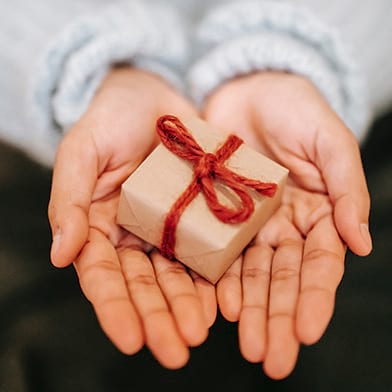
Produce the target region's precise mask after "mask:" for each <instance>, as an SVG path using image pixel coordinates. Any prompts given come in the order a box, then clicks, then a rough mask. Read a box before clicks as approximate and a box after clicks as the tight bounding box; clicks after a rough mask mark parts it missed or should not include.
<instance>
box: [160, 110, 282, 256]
mask: <svg viewBox="0 0 392 392" xmlns="http://www.w3.org/2000/svg"><path fill="white" fill-rule="evenodd" d="M157 132H158V135H159V136H160V138H161V141H162V143H163V145H164V146H165V147H166V148H167V149H168V150H170V151H171V152H173V153H174V154H176V155H177V156H178V157H180V158H182V159H184V160H186V161H189V162H191V163H192V164H193V169H194V174H193V179H192V182H191V183H190V184H189V185H188V187H187V188H186V189H185V191H184V192H183V193H182V194H181V195H180V196H179V198H178V199H177V200H176V202H175V203H174V204H173V206H172V207H171V209H170V211H169V213H168V215H167V217H166V220H165V223H164V228H163V233H162V240H161V247H160V249H161V253H162V254H163V256H165V257H166V258H168V259H173V258H174V248H175V241H176V237H175V232H176V227H177V223H178V221H179V220H180V217H181V215H182V213H183V212H184V210H185V208H186V207H187V206H188V205H189V203H190V202H191V201H192V200H193V199H194V198H195V197H196V195H197V194H198V193H199V192H202V193H203V195H204V197H205V200H206V202H207V205H208V207H209V208H210V210H211V211H212V212H213V214H214V215H215V216H216V217H217V218H218V219H220V220H221V221H222V222H224V223H241V222H244V221H245V220H247V219H248V218H249V217H250V216H251V215H252V213H253V211H254V203H253V199H252V197H251V196H250V195H249V193H248V190H247V187H248V188H252V189H254V190H256V191H257V192H258V193H260V194H262V195H264V196H269V197H272V196H274V194H275V192H276V189H277V184H273V183H266V182H262V181H258V180H253V179H249V178H246V177H243V176H241V175H239V174H237V173H234V172H233V171H231V170H230V169H228V168H227V167H226V166H225V165H224V163H225V161H226V160H227V159H228V158H229V157H230V156H231V155H232V154H233V153H234V152H235V151H236V150H237V149H238V147H239V146H240V145H241V144H242V143H243V141H242V140H241V139H240V138H239V137H237V136H235V135H229V136H228V138H227V139H226V141H225V143H224V144H223V145H222V146H221V147H219V148H218V149H217V151H216V152H215V153H209V152H208V153H206V152H205V151H203V149H202V148H201V147H200V146H199V144H198V143H197V142H196V141H195V139H194V138H193V137H192V135H191V134H190V133H189V132H188V130H187V129H186V128H185V126H184V124H182V122H181V121H180V120H179V119H178V118H177V117H175V116H172V115H164V116H162V117H160V118H159V119H158V120H157ZM217 180H219V181H220V182H221V183H223V184H224V185H225V186H227V187H228V188H230V189H231V190H232V191H234V192H235V193H236V194H237V196H238V197H239V199H240V204H239V206H238V207H237V208H229V207H228V206H225V205H223V204H222V203H220V202H219V200H218V196H217V194H216V191H215V187H214V181H217Z"/></svg>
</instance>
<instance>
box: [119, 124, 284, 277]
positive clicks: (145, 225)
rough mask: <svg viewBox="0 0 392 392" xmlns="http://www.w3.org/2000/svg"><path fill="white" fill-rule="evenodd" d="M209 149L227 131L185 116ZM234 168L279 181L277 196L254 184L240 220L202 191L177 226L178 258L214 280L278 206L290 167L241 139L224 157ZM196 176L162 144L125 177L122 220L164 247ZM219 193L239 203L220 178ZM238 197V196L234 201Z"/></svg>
mask: <svg viewBox="0 0 392 392" xmlns="http://www.w3.org/2000/svg"><path fill="white" fill-rule="evenodd" d="M181 121H182V122H183V123H184V125H185V126H186V127H187V128H188V131H189V132H190V133H191V134H192V135H193V137H194V138H195V140H196V141H197V142H198V143H199V145H200V146H201V147H202V148H203V150H204V151H205V152H215V151H216V149H217V148H218V147H219V146H220V145H221V144H223V143H224V142H225V140H226V138H227V136H228V134H227V133H224V132H223V131H220V130H219V131H217V130H215V129H212V128H211V126H210V125H208V124H207V123H206V122H204V121H202V120H200V119H198V118H191V119H184V120H181ZM225 165H226V167H228V168H229V169H230V170H232V171H234V172H236V173H238V174H241V175H243V176H246V177H248V178H252V179H257V180H260V181H264V182H274V183H277V184H278V190H277V192H276V194H275V195H274V197H272V198H270V197H265V196H262V195H259V194H258V193H257V192H256V191H254V190H251V189H249V194H250V195H251V196H252V199H253V201H254V205H255V209H254V212H253V214H252V216H251V217H250V218H249V219H248V220H247V221H245V222H243V223H239V224H225V223H222V222H221V221H220V220H219V219H218V218H217V217H215V215H213V213H212V212H211V211H210V210H209V208H208V206H207V204H206V202H205V199H204V196H203V195H202V194H201V193H199V194H198V195H197V196H196V198H195V199H194V200H193V201H192V202H191V204H190V205H189V206H188V207H187V208H186V210H185V212H184V213H183V214H182V215H181V218H180V221H179V223H178V226H177V231H176V247H175V254H176V259H177V260H179V261H181V262H182V263H183V264H185V265H186V266H187V267H189V268H191V269H192V270H194V271H195V272H197V273H198V274H199V275H201V276H203V277H204V278H205V279H207V280H208V281H210V282H211V283H216V282H217V281H218V280H219V278H220V277H221V276H222V275H223V273H224V272H225V271H226V270H227V269H228V268H229V267H230V265H231V264H232V263H233V262H234V261H235V259H236V258H237V257H238V256H239V255H240V254H241V252H242V251H243V249H244V248H245V247H246V246H247V245H248V244H249V242H250V241H251V240H252V239H253V237H254V236H255V235H256V234H257V232H258V231H259V230H260V228H261V227H262V226H263V224H264V223H265V222H266V221H267V219H268V218H269V217H270V216H271V215H272V214H273V213H274V212H275V210H276V209H277V208H278V206H279V204H280V202H281V197H282V191H283V188H284V185H285V182H286V179H287V176H288V170H287V169H286V168H284V167H282V166H280V165H279V164H277V163H275V162H273V161H272V160H270V159H269V158H267V157H265V156H263V155H262V154H260V153H258V152H256V151H255V150H253V149H251V148H249V147H248V146H246V145H245V144H242V145H241V146H240V147H239V148H238V150H237V151H235V152H234V153H233V155H232V156H231V157H230V158H229V159H228V160H227V161H226V162H225ZM192 178H193V167H192V165H191V164H190V163H189V162H187V161H185V160H183V159H181V158H179V157H177V156H176V155H175V154H173V153H172V152H171V151H169V150H167V149H166V147H164V146H163V145H162V144H159V145H158V146H157V147H156V148H155V149H154V150H153V152H152V153H151V154H150V155H149V156H148V157H147V158H146V159H145V160H144V161H143V162H142V164H141V165H140V166H139V167H138V168H137V169H136V171H135V172H134V173H133V174H132V175H131V176H130V177H129V178H128V179H127V180H126V181H125V182H124V183H123V185H122V188H121V196H120V203H119V208H118V215H117V222H118V224H119V225H121V226H122V227H124V228H125V229H126V230H128V231H130V232H131V233H133V234H135V235H136V236H138V237H140V238H142V239H143V240H144V241H146V242H148V243H150V244H152V245H154V246H155V247H157V248H159V246H160V243H161V236H162V229H163V225H164V221H165V218H166V215H167V213H168V212H169V210H170V208H171V207H172V205H173V204H174V202H175V201H176V200H177V198H178V197H179V195H180V194H182V193H183V192H184V190H185V189H186V188H187V186H188V185H189V183H190V182H191V181H192ZM216 189H217V190H218V194H219V199H220V200H221V201H224V202H225V203H229V205H230V203H231V205H233V203H235V201H236V200H234V199H233V197H232V194H231V192H230V191H229V190H228V189H227V188H225V187H223V186H222V185H219V184H217V188H216ZM233 200H234V201H233Z"/></svg>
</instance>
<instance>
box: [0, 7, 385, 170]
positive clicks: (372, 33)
mask: <svg viewBox="0 0 392 392" xmlns="http://www.w3.org/2000/svg"><path fill="white" fill-rule="evenodd" d="M2 3H3V4H1V12H0V138H1V139H2V140H4V141H6V142H9V143H11V144H13V145H15V146H17V147H18V148H20V149H22V150H24V151H25V152H26V153H28V154H29V155H30V156H31V157H33V158H34V159H37V160H38V161H39V162H41V163H42V164H45V165H51V164H52V163H53V157H54V152H55V149H56V146H57V144H58V142H59V140H60V138H61V135H62V133H63V132H65V131H66V130H67V129H68V128H69V127H70V126H72V124H73V123H74V122H75V121H77V120H78V118H79V117H80V116H81V115H82V113H83V112H84V111H85V110H86V108H87V106H88V104H89V102H90V100H91V98H92V96H93V95H94V93H95V90H96V88H97V86H98V85H99V83H100V82H101V80H102V78H103V77H104V75H105V73H106V72H107V71H108V69H109V68H110V67H111V66H112V64H115V63H117V62H128V63H130V64H135V65H136V66H139V67H143V68H146V69H149V70H151V71H153V72H157V73H158V74H160V75H161V76H163V77H165V78H166V79H167V80H168V81H169V82H170V83H172V84H173V85H174V86H175V87H176V88H178V89H181V90H182V91H184V92H186V93H187V94H188V95H189V96H190V97H191V98H192V99H193V100H194V101H195V103H197V104H198V105H202V103H203V100H204V99H205V97H206V96H207V95H208V94H210V93H211V92H212V91H213V90H214V89H215V88H216V87H217V86H218V85H219V84H221V83H223V82H224V81H225V80H227V79H229V78H232V77H235V76H236V75H239V74H243V73H247V72H251V71H254V70H256V69H280V70H287V71H291V72H296V73H300V74H302V75H305V76H306V77H308V78H309V79H310V80H312V81H313V82H314V84H315V85H316V86H317V87H318V88H319V90H320V91H321V92H322V93H323V95H324V96H325V97H326V99H327V100H328V101H329V102H330V104H331V105H332V107H333V108H334V109H335V110H336V112H337V113H338V114H339V115H340V116H341V117H342V118H343V119H344V121H345V122H346V123H347V125H348V126H349V127H350V128H351V129H352V131H353V132H354V133H355V134H356V136H357V137H358V139H359V140H363V138H364V136H365V134H366V131H367V130H368V127H369V124H370V122H371V121H372V120H373V119H374V117H375V116H376V115H379V114H381V113H382V112H383V111H384V110H386V109H389V108H390V104H391V102H392V77H391V76H392V55H391V52H392V50H391V49H392V4H391V1H390V0H361V2H360V3H358V1H355V0H345V1H341V0H327V1H324V0H292V1H289V0H285V1H279V0H264V1H263V0H260V1H256V0H253V1H252V0H250V1H224V0H216V1H213V0H208V1H207V0H112V1H110V2H109V1H104V0H68V1H64V0H35V1H29V0H13V1H12V2H8V1H7V2H6V1H5V0H2Z"/></svg>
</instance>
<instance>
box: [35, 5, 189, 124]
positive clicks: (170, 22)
mask: <svg viewBox="0 0 392 392" xmlns="http://www.w3.org/2000/svg"><path fill="white" fill-rule="evenodd" d="M182 37H183V34H181V33H179V22H178V21H177V19H176V14H175V12H173V10H171V9H170V8H169V7H166V6H165V7H163V6H162V7H158V6H154V7H152V6H148V5H146V4H145V3H144V4H143V2H142V1H133V2H130V1H127V2H117V3H116V4H113V5H111V6H110V5H109V6H107V7H105V8H103V9H100V10H99V13H97V14H88V15H84V16H81V17H79V18H78V19H77V20H75V21H73V22H72V23H71V24H70V25H68V26H67V27H66V29H64V31H63V32H62V33H61V34H60V35H59V36H58V37H56V39H55V40H54V41H53V42H52V44H51V45H50V46H49V47H48V49H47V51H46V52H45V55H44V56H43V57H42V61H41V62H40V63H39V65H38V69H37V72H36V77H35V79H34V82H33V86H32V88H31V89H30V91H31V92H32V93H33V94H32V96H31V100H32V102H31V107H33V108H34V111H35V113H34V115H35V116H36V117H38V118H37V123H39V124H43V125H44V128H46V129H53V126H54V125H57V126H59V128H60V129H66V128H68V127H69V126H71V125H72V124H73V123H74V122H75V121H77V120H78V119H79V117H80V116H81V115H82V114H83V112H84V111H85V110H86V108H87V107H88V104H89V102H90V101H91V99H92V97H93V95H94V94H95V92H96V89H97V88H98V86H99V84H100V82H101V81H102V79H103V78H104V76H105V75H106V73H107V71H108V70H109V69H110V68H111V67H112V66H113V65H114V64H116V63H122V64H124V63H129V64H132V65H134V66H137V67H142V68H144V69H147V70H150V71H152V72H154V73H157V74H158V75H160V76H162V77H163V78H165V79H166V80H167V81H168V82H169V83H171V84H173V85H174V86H175V87H176V88H179V89H181V88H182V82H181V79H180V78H179V77H178V76H177V74H178V73H177V70H178V69H179V68H181V66H182V64H183V62H184V60H185V52H186V46H185V43H184V40H183V38H182Z"/></svg>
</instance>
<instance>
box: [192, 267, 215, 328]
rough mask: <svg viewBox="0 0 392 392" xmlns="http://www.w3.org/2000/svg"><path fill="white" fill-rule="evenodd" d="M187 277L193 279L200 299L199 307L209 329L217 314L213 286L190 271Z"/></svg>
mask: <svg viewBox="0 0 392 392" xmlns="http://www.w3.org/2000/svg"><path fill="white" fill-rule="evenodd" d="M188 272H189V275H190V276H191V277H192V279H193V283H194V285H195V289H196V293H197V295H198V297H199V298H200V301H201V305H202V307H203V311H204V318H205V320H206V323H207V326H208V328H210V327H211V326H212V325H213V324H214V322H215V320H216V314H217V301H216V294H215V286H214V285H213V284H212V283H210V282H208V281H207V280H205V279H204V278H202V277H201V276H200V275H199V274H197V273H196V272H194V271H192V270H190V271H188Z"/></svg>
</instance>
